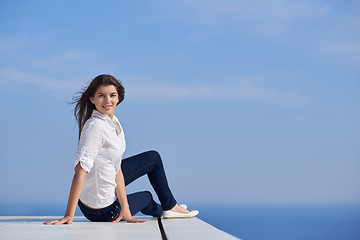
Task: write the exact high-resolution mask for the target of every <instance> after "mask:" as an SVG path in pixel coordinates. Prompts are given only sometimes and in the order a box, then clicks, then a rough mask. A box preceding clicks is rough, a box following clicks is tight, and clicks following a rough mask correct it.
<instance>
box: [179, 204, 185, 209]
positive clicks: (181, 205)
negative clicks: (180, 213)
mask: <svg viewBox="0 0 360 240" xmlns="http://www.w3.org/2000/svg"><path fill="white" fill-rule="evenodd" d="M179 206H180V207H182V208H183V209H185V210H187V205H185V204H179Z"/></svg>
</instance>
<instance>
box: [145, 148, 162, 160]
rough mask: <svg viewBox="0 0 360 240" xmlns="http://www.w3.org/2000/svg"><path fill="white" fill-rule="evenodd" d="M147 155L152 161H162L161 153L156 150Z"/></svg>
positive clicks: (148, 152)
mask: <svg viewBox="0 0 360 240" xmlns="http://www.w3.org/2000/svg"><path fill="white" fill-rule="evenodd" d="M146 154H147V155H148V157H149V158H151V159H152V160H156V161H161V157H160V153H159V152H157V151H155V150H150V151H147V152H146Z"/></svg>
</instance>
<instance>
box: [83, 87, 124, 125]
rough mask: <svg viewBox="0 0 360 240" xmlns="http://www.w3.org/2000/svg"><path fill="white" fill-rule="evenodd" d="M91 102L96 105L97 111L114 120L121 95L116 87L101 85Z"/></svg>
mask: <svg viewBox="0 0 360 240" xmlns="http://www.w3.org/2000/svg"><path fill="white" fill-rule="evenodd" d="M90 101H91V102H92V103H93V104H94V105H95V107H96V110H97V111H99V112H101V113H102V114H106V115H108V116H109V117H110V118H113V116H114V112H115V108H116V106H117V104H118V102H119V95H118V92H117V91H116V87H115V86H114V85H106V86H105V85H101V86H100V87H99V88H98V89H97V90H96V92H95V94H94V96H93V97H91V98H90Z"/></svg>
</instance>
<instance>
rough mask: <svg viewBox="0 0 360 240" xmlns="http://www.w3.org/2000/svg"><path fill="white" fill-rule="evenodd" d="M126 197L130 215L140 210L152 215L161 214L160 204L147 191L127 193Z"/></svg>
mask: <svg viewBox="0 0 360 240" xmlns="http://www.w3.org/2000/svg"><path fill="white" fill-rule="evenodd" d="M127 199H128V202H129V208H130V212H131V215H133V216H134V215H135V214H137V213H138V212H140V211H141V212H142V213H143V214H146V215H151V216H153V217H161V216H162V214H163V210H162V208H161V206H160V205H159V204H157V203H156V202H155V201H154V199H153V197H152V195H151V193H150V192H148V191H144V192H136V193H132V194H129V195H127Z"/></svg>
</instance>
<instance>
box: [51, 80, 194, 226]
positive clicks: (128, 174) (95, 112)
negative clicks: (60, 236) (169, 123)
mask: <svg viewBox="0 0 360 240" xmlns="http://www.w3.org/2000/svg"><path fill="white" fill-rule="evenodd" d="M123 100H124V87H123V86H122V85H121V83H120V82H119V81H118V80H117V79H116V78H114V77H113V76H111V75H99V76H97V77H96V78H94V80H93V81H92V82H91V83H90V85H89V86H88V87H87V88H86V89H85V90H84V91H83V92H82V93H81V95H80V96H79V97H78V98H76V99H75V102H74V103H76V106H75V109H74V114H75V117H76V119H77V121H78V125H79V146H78V150H77V157H76V160H75V174H74V178H73V181H72V184H71V189H70V194H69V199H68V204H67V208H66V213H65V215H64V217H63V218H61V219H59V220H55V221H50V222H45V223H44V224H71V223H72V222H73V218H74V214H75V209H76V205H77V204H78V205H79V207H80V210H81V211H82V212H83V214H84V216H85V217H86V218H87V219H89V220H90V221H96V222H99V221H100V222H109V221H112V222H119V221H120V220H125V221H126V222H132V223H139V222H145V221H144V220H137V219H135V218H133V217H132V216H133V215H134V214H136V213H138V212H139V211H141V212H142V213H144V214H147V215H152V216H154V217H161V216H163V217H164V218H175V217H194V216H196V215H197V214H198V213H199V212H198V211H197V210H187V209H186V206H185V207H183V206H180V205H178V204H177V203H176V200H175V198H174V197H173V195H172V193H171V191H170V188H169V186H168V183H167V179H166V175H165V171H164V167H163V164H162V160H161V158H160V155H159V154H158V153H157V152H155V151H149V152H145V153H141V154H138V155H136V156H133V157H129V158H126V159H123V160H122V155H123V153H124V151H125V137H124V132H123V129H122V127H121V125H120V123H119V121H118V119H117V118H116V116H114V112H115V108H116V106H117V105H118V104H119V103H120V102H122V101H123ZM145 174H147V175H148V178H149V180H150V183H151V185H152V186H153V188H154V190H155V192H156V194H157V195H158V198H159V200H160V202H161V205H159V204H157V203H156V202H155V201H154V200H153V198H152V195H151V193H150V192H147V191H146V192H137V193H134V194H130V195H126V191H125V186H126V185H128V184H129V183H131V182H133V181H134V180H136V179H137V178H139V177H141V176H143V175H145Z"/></svg>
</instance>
